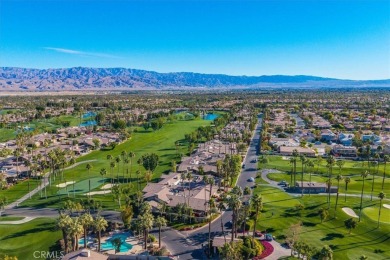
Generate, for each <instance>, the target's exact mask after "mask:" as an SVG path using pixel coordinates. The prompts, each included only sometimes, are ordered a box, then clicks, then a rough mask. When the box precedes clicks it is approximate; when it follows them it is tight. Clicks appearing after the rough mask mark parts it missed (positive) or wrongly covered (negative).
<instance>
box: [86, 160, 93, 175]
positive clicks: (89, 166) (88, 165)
mask: <svg viewBox="0 0 390 260" xmlns="http://www.w3.org/2000/svg"><path fill="white" fill-rule="evenodd" d="M85 168H86V169H87V171H88V176H89V175H90V171H91V169H92V165H91V164H90V163H87V165H86V166H85Z"/></svg>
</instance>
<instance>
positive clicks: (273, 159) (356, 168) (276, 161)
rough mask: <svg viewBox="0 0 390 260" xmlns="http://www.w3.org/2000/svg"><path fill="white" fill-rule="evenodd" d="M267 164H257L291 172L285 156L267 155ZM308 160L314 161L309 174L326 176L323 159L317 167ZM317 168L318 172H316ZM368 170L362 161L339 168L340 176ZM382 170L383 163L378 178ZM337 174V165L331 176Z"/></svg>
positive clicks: (388, 175) (290, 166) (298, 170)
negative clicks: (316, 173) (317, 173)
mask: <svg viewBox="0 0 390 260" xmlns="http://www.w3.org/2000/svg"><path fill="white" fill-rule="evenodd" d="M267 158H268V163H265V164H263V163H259V167H260V168H267V169H277V170H280V171H286V172H287V171H291V170H292V165H291V163H290V161H289V157H285V156H277V155H268V156H267ZM307 159H309V160H312V161H314V165H315V166H314V168H313V169H312V170H310V171H311V172H313V173H314V172H317V171H318V172H319V173H324V174H326V173H327V172H328V168H327V167H326V160H325V159H323V161H322V162H321V164H320V165H319V166H317V163H316V161H315V158H307ZM317 168H318V170H317ZM366 170H368V167H367V162H366V161H364V162H362V161H350V160H344V166H343V167H342V168H341V174H342V175H356V174H358V175H360V174H361V173H362V172H364V171H366ZM376 170H377V169H376V167H375V168H373V167H371V168H370V172H371V173H372V172H376ZM383 170H384V165H383V163H381V164H380V166H379V176H382V174H383ZM297 172H301V162H300V160H299V158H298V162H297ZM305 172H308V169H306V170H305ZM338 173H339V168H338V167H337V165H335V166H334V167H333V174H335V175H336V174H338ZM386 176H387V177H389V178H390V165H388V167H387V169H386Z"/></svg>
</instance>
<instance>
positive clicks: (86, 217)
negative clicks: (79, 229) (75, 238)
mask: <svg viewBox="0 0 390 260" xmlns="http://www.w3.org/2000/svg"><path fill="white" fill-rule="evenodd" d="M80 224H81V225H82V226H83V229H84V248H87V233H88V228H90V227H91V226H92V224H93V217H92V216H91V214H89V213H84V214H83V215H81V217H80Z"/></svg>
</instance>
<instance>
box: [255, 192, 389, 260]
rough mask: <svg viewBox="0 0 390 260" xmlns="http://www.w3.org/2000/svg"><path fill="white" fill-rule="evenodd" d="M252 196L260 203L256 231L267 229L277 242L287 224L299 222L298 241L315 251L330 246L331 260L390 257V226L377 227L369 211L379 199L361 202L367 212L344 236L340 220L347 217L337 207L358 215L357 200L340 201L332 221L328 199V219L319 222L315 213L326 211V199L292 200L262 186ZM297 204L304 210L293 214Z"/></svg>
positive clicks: (344, 231)
mask: <svg viewBox="0 0 390 260" xmlns="http://www.w3.org/2000/svg"><path fill="white" fill-rule="evenodd" d="M255 193H260V194H261V196H262V198H263V202H264V208H263V210H262V213H261V216H260V218H259V221H258V226H257V229H258V230H267V232H270V233H272V234H273V235H274V236H276V238H277V240H278V241H279V242H284V238H285V235H286V233H287V230H288V228H289V227H290V225H291V224H295V223H298V222H301V223H302V230H301V233H300V239H301V240H302V241H305V242H306V243H308V244H309V245H311V246H313V247H315V248H318V249H320V248H321V247H322V246H323V245H329V246H331V248H332V249H333V251H334V259H358V258H359V257H360V256H361V255H363V254H365V255H367V256H368V257H369V259H388V258H389V257H390V246H389V245H390V225H389V224H385V223H382V224H381V226H380V227H379V228H377V225H376V221H373V220H375V219H376V218H375V210H374V211H373V212H371V208H374V209H377V208H378V207H379V200H374V201H372V202H371V201H370V200H369V199H364V203H363V206H364V207H365V208H366V209H365V211H367V213H365V214H363V216H362V221H361V222H360V223H358V226H357V228H356V229H354V230H353V231H352V233H351V234H348V230H347V229H346V228H345V226H344V220H346V219H348V218H350V217H349V216H348V215H347V214H345V213H344V212H343V211H342V210H341V208H342V207H350V208H352V209H353V210H354V211H355V212H357V213H359V203H360V198H354V197H347V201H346V202H344V198H340V199H339V205H338V208H337V211H336V213H337V214H336V218H334V217H333V216H334V212H335V211H334V205H335V197H332V198H331V208H330V210H329V217H328V219H327V220H326V221H324V222H323V223H321V221H320V218H319V217H318V214H317V212H318V210H319V209H320V208H327V203H326V196H320V195H312V196H310V197H309V196H308V195H305V196H304V197H302V198H301V197H300V196H297V197H292V196H290V195H289V194H287V193H285V192H283V191H281V190H279V189H277V188H273V187H270V186H264V185H258V186H257V188H256V189H255ZM297 204H302V205H304V209H303V210H301V211H297V210H296V209H295V205H297ZM382 212H383V211H382ZM367 214H368V216H370V217H368V216H367ZM371 214H372V216H371ZM372 219H373V220H372Z"/></svg>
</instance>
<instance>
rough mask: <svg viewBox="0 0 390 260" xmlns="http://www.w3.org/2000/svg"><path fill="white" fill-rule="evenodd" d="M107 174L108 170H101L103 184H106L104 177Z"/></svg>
mask: <svg viewBox="0 0 390 260" xmlns="http://www.w3.org/2000/svg"><path fill="white" fill-rule="evenodd" d="M106 174H107V170H106V168H101V169H100V175H101V176H102V184H104V176H105V175H106Z"/></svg>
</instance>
